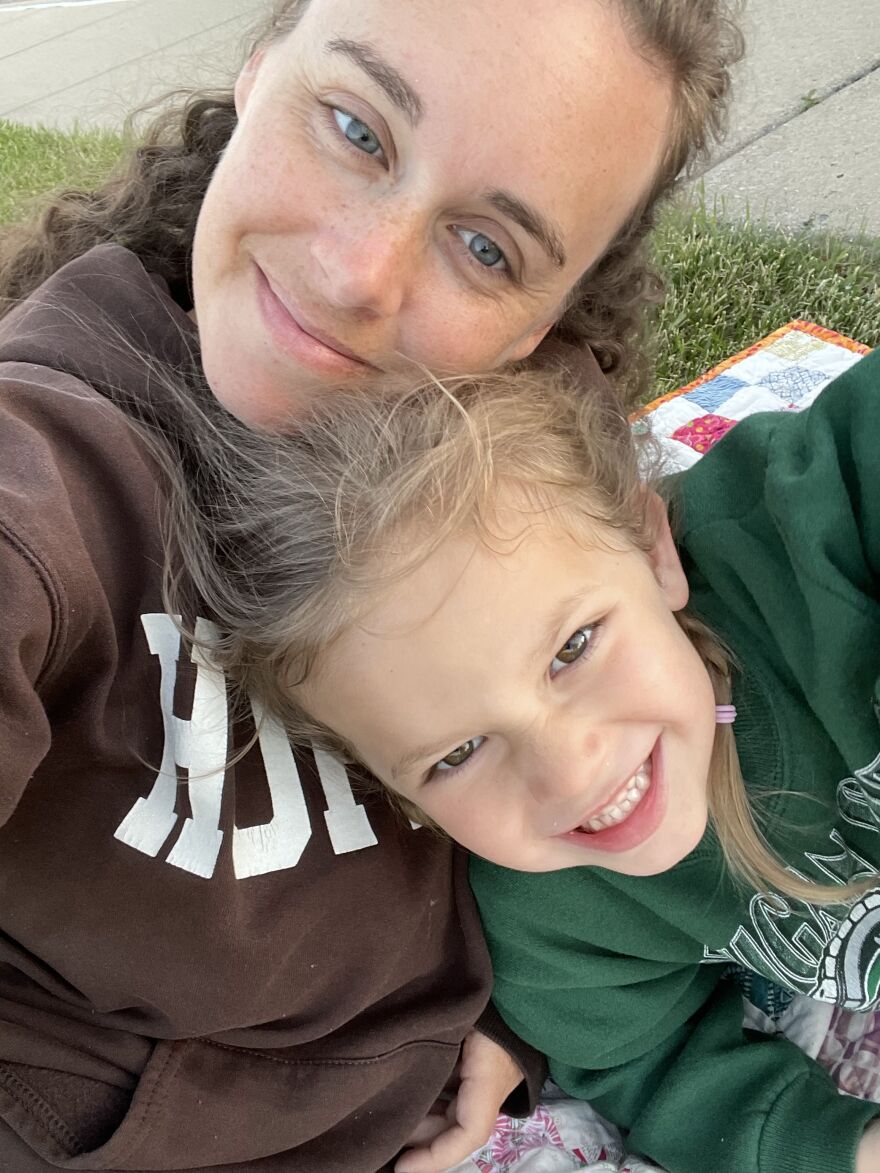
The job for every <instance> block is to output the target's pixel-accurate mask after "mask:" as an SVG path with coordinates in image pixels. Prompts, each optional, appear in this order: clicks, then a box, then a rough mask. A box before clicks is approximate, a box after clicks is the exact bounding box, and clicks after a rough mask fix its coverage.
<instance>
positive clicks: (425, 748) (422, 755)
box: [389, 738, 467, 783]
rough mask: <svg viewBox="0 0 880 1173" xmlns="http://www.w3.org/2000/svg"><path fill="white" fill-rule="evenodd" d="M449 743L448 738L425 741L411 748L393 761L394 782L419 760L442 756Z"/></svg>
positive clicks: (392, 776) (391, 776)
mask: <svg viewBox="0 0 880 1173" xmlns="http://www.w3.org/2000/svg"><path fill="white" fill-rule="evenodd" d="M465 740H467V738H465ZM462 744H464V743H462ZM448 745H449V741H448V740H446V741H442V742H438V741H435V742H433V743H432V744H427V743H424V744H422V745H417V746H416V747H415V749H413V750H410V752H409V753H405V754H403V755H402V756H401V757H399V758H398V759H397V761H396V762H394V763H392V766H391V769H390V771H389V776H390V778H391V781H392V783H394V782H396V781H397V780H398V779H399V778H400V776H401V774H405V773H406V772H407V771H408V770H411V769H412V768H413V766H417V765H418V764H419V762H423V761H427V760H431V761H436V760H437V759H438V758H439V757H441V756H442V754H443V750H444V749H447V747H448ZM447 752H448V749H447Z"/></svg>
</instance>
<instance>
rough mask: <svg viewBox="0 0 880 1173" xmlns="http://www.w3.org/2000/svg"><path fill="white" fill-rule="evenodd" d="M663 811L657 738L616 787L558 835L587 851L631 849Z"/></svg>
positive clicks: (650, 832) (653, 827)
mask: <svg viewBox="0 0 880 1173" xmlns="http://www.w3.org/2000/svg"><path fill="white" fill-rule="evenodd" d="M665 813H666V785H665V778H664V777H663V762H662V750H661V738H659V737H658V739H657V741H656V742H655V743H654V747H653V749H652V750H651V753H650V755H649V757H647V758H646V759H645V761H643V762H642V763H641V765H640V766H639V768H638V769H637V770H636V771H635V773H634V774H633V775H632V776H631V777H630V778H628V779H627V781H626V782H624V783H623V785H622V786H621V787H620V789H619V790H618V791H617V792H616V793H615V794H614V795H613V796H612V798H611V801H610V802H608V803H605V804H604V805H603V806H602V807H600V808H599V809H598V810H594V811H593V813H592V814H590V815H589V816H587V817H586V818H584V819H582V820H581V821H580V822H579V823H578V824H577V825H576V826H574V827H572V828H571V830H570V831H567V832H566V833H565V834H564V835H563V836H562V838H564V839H565V840H566V841H567V842H569V843H573V844H575V845H576V846H579V847H584V848H587V849H588V850H590V851H615V852H616V851H631V850H633V849H634V848H636V847H638V846H640V845H641V844H642V843H644V842H645V840H647V839H649V838H650V837H651V836H652V835H653V834H654V832H655V831H656V830H657V828H658V827H659V826H660V823H661V822H662V821H663V816H664V814H665Z"/></svg>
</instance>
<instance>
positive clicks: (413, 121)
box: [325, 37, 425, 126]
mask: <svg viewBox="0 0 880 1173" xmlns="http://www.w3.org/2000/svg"><path fill="white" fill-rule="evenodd" d="M325 49H326V51H327V52H328V53H344V54H345V56H346V57H348V58H349V60H351V61H353V62H354V63H355V65H357V66H359V67H360V68H361V69H362V70H363V71H364V73H366V74H367V76H368V77H370V78H372V80H373V81H374V82H375V83H376V85H377V86H379V87H380V88H381V89H383V90H384V91H385V94H386V95H387V97H388V100H389V101H390V102H393V103H394V105H395V106H396V107H397V108H398V110H400V111H402V113H403V114H405V115H406V117H407V119H408V121H409V123H410V125H411V126H416V125H417V124H418V122H419V120H420V119H421V117H422V115H423V114H424V112H425V108H424V106H423V104H422V99H421V98H420V97H419V95H418V94H417V93H416V92H415V90H414V89H413V88H412V86H411V85H410V84H409V82H407V81H406V80H405V79H404V78H403V77H402V76H401V75H400V74H399V73H398V72H397V70H396V69H395V68H394V66H393V65H390V64H389V63H388V62H387V61H386V60H385V59H384V57H382V56H380V54H379V53H377V52H376V50H375V49H374V48H373V46H372V45H367V44H364V42H363V41H350V40H348V39H347V38H346V37H335V38H334V39H333V40H332V41H328V42H327V44H326V45H325Z"/></svg>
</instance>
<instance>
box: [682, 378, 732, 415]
mask: <svg viewBox="0 0 880 1173" xmlns="http://www.w3.org/2000/svg"><path fill="white" fill-rule="evenodd" d="M741 387H745V383H744V382H743V380H742V379H737V378H736V377H735V376H734V375H718V377H717V378H715V379H710V380H709V382H708V383H703V384H701V385H700V386H699V387H696V388H695V389H694V390H693V391H688V393H687V394H686V395H685V396H684V397H683V398H685V399H687V400H688V402H689V403H696V404H698V405H699V406H700V407H702V408H703V410H704V411H715V409H716V408H718V407H720V406H721V404H722V403H724V401H725V400H726V399H729V398H730V397H731V395H733V394H734V393H735V392H736V391H739V389H740V388H741Z"/></svg>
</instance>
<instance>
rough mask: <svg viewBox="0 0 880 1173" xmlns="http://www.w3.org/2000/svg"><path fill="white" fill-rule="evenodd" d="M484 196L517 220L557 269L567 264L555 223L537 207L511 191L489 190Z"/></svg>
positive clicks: (494, 205) (501, 210) (487, 200)
mask: <svg viewBox="0 0 880 1173" xmlns="http://www.w3.org/2000/svg"><path fill="white" fill-rule="evenodd" d="M483 198H484V199H485V200H486V202H487V203H490V204H491V205H492V206H493V207H494V208H497V209H498V211H499V212H501V213H502V215H505V216H509V217H510V218H511V220H515V221H516V223H517V224H519V226H520V228H524V229H525V230H526V232H528V234H529V236H531V237H532V238H533V239H534V240H537V242H538V244H540V245H541V247H542V248H543V249H544V251H545V252H546V253H547V255H548V256H549V257H550V260H551V261H552V262H553V264H554V265H556V267H557V269H562V268H563V267H564V266H565V261H566V256H565V249H564V248H563V246H562V238H561V235H560V233H559V231H558V230H557V229H556V228H555V227H554V225H553V224H551V222H550V221H549V220H548V219H547V218H546V216H542V215H541V213H540V212H539V211H537V209H535V208H533V207H532V206H531V205H530V204H527V203H525V202H524V201H523V200H521V199H519V198H518V197H517V196H515V195H513V194H512V193H511V192H509V191H498V190H495V191H487V192H486V193H485V194H484V196H483Z"/></svg>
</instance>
